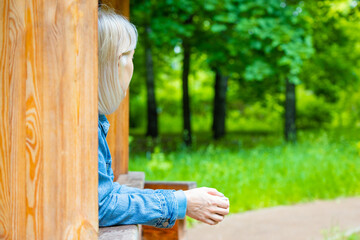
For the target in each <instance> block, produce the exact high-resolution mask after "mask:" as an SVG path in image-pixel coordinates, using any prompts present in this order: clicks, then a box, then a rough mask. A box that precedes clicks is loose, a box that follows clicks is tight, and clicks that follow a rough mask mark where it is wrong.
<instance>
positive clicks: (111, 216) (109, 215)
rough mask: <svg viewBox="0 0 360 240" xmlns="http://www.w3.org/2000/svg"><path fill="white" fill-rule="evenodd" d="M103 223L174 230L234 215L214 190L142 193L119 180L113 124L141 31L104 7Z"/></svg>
mask: <svg viewBox="0 0 360 240" xmlns="http://www.w3.org/2000/svg"><path fill="white" fill-rule="evenodd" d="M98 43H99V63H98V64H99V89H98V94H99V106H98V110H99V124H98V135H99V149H98V159H99V160H98V173H99V186H98V193H99V225H100V226H111V225H119V224H145V225H151V226H155V227H160V228H170V227H172V226H173V225H174V223H175V220H176V219H183V218H184V217H185V214H186V215H188V216H190V217H192V218H195V219H197V220H199V221H202V222H204V223H207V224H211V225H213V224H216V223H218V222H220V221H222V220H223V219H224V216H225V215H227V214H228V213H229V201H228V199H227V198H226V197H224V195H223V194H222V193H220V192H218V191H217V190H216V189H212V188H196V189H192V190H188V191H181V190H180V191H174V190H151V189H137V188H131V187H127V186H123V185H120V184H119V183H117V182H113V180H114V175H113V172H112V169H111V156H110V151H109V147H108V145H107V142H106V135H107V132H108V130H109V127H110V125H109V122H108V121H107V119H106V117H105V114H110V113H112V112H114V111H115V110H116V109H117V108H118V106H119V104H120V102H121V100H123V99H124V97H125V95H126V90H127V88H128V87H129V84H130V80H131V77H132V74H133V70H134V67H133V62H132V59H133V55H134V50H135V47H136V43H137V31H136V28H135V26H134V25H132V24H131V23H130V22H129V21H128V20H127V19H125V18H124V17H122V16H120V15H117V14H115V13H114V12H113V11H112V10H110V9H104V7H102V8H100V9H99V18H98Z"/></svg>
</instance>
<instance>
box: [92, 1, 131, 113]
mask: <svg viewBox="0 0 360 240" xmlns="http://www.w3.org/2000/svg"><path fill="white" fill-rule="evenodd" d="M137 38H138V33H137V30H136V27H135V26H134V25H133V24H131V23H130V22H129V21H128V20H127V19H126V18H125V17H123V16H121V15H119V14H116V13H115V12H114V10H112V9H110V8H108V7H106V6H104V5H102V6H101V7H100V8H99V11H98V47H99V56H98V67H99V88H98V97H99V104H98V111H99V114H110V113H112V112H114V111H115V110H116V109H117V108H118V107H119V105H120V102H121V100H122V99H123V98H124V97H125V93H126V89H125V92H124V90H123V89H122V88H121V85H120V80H119V68H118V63H119V62H118V61H119V56H120V55H122V54H124V53H125V54H126V53H128V52H130V51H132V50H134V49H135V47H136V43H137ZM121 58H122V59H121V60H120V62H121V64H120V65H121V66H125V65H126V62H127V56H122V57H121Z"/></svg>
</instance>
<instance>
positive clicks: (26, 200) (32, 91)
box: [0, 0, 98, 239]
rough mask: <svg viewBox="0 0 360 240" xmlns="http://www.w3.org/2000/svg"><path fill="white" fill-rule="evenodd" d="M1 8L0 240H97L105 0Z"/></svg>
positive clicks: (13, 2) (14, 0) (9, 3)
mask: <svg viewBox="0 0 360 240" xmlns="http://www.w3.org/2000/svg"><path fill="white" fill-rule="evenodd" d="M0 11H1V15H0V17H1V19H2V21H1V37H0V41H1V46H0V61H1V62H0V68H1V74H2V78H1V86H0V87H1V91H2V95H1V102H0V108H1V110H2V111H1V117H0V119H1V120H0V128H1V130H0V131H1V132H0V154H1V159H0V173H1V174H0V179H1V182H0V188H1V189H0V238H1V239H97V232H98V213H97V209H98V202H97V181H98V175H97V139H98V138H97V62H98V61H97V1H94V0H79V1H72V0H67V1H55V0H46V1H45V0H38V1H30V0H3V1H1V3H0Z"/></svg>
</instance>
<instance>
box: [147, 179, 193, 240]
mask: <svg viewBox="0 0 360 240" xmlns="http://www.w3.org/2000/svg"><path fill="white" fill-rule="evenodd" d="M144 188H149V189H174V190H189V189H192V188H196V182H185V181H178V182H164V181H146V182H145V185H144ZM185 232H186V218H185V219H179V220H176V222H175V225H174V226H173V227H172V228H166V229H162V228H155V227H151V226H146V225H143V228H142V239H143V240H182V239H184V238H185Z"/></svg>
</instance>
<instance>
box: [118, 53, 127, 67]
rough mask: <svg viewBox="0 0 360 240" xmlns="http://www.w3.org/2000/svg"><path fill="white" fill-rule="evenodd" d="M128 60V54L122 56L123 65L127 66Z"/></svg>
mask: <svg viewBox="0 0 360 240" xmlns="http://www.w3.org/2000/svg"><path fill="white" fill-rule="evenodd" d="M127 61H128V56H126V55H123V56H120V62H121V65H122V66H123V67H125V66H126V64H127Z"/></svg>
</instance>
